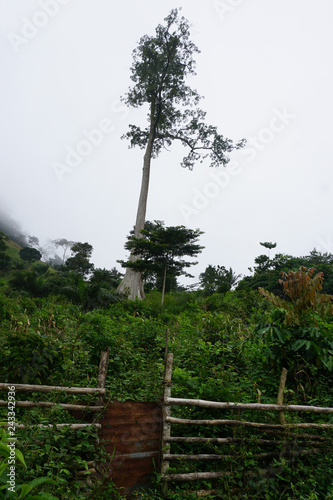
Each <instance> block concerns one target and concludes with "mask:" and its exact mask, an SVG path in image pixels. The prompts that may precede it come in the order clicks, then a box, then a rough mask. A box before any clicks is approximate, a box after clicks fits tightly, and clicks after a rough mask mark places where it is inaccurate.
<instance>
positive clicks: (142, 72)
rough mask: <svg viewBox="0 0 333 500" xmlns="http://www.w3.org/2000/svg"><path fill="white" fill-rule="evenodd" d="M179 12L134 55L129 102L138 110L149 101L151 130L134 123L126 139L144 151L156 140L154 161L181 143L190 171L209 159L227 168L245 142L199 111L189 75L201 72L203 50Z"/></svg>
mask: <svg viewBox="0 0 333 500" xmlns="http://www.w3.org/2000/svg"><path fill="white" fill-rule="evenodd" d="M178 14H179V12H178V10H177V9H173V10H172V11H171V12H170V14H169V15H168V16H167V17H166V18H165V25H161V24H160V25H158V26H157V28H156V34H155V36H148V35H144V36H143V37H142V38H141V39H140V41H139V44H138V47H137V48H136V49H135V50H134V52H133V64H132V67H131V71H132V76H131V78H132V80H133V82H134V86H133V87H132V88H130V89H129V92H128V94H127V95H126V98H125V99H124V100H125V102H126V103H127V104H128V105H129V106H134V107H139V106H142V105H144V104H145V103H148V104H149V107H150V113H149V124H148V126H147V128H145V129H141V128H140V127H138V126H136V125H130V130H129V132H127V134H125V136H124V137H126V138H127V139H129V140H130V145H131V147H134V146H139V147H140V148H145V147H146V145H147V144H148V141H149V138H150V140H152V144H151V146H152V150H151V153H150V154H152V155H153V156H154V157H156V156H157V155H158V153H159V152H160V151H161V149H163V148H165V147H166V148H168V147H169V146H170V145H171V144H172V142H173V141H177V140H178V141H180V142H181V144H182V145H183V146H185V147H187V148H188V149H189V153H188V155H187V156H185V157H184V159H183V162H182V166H184V167H187V168H189V169H192V168H193V165H194V163H195V162H196V161H198V160H199V161H202V160H203V159H204V158H206V157H207V156H209V158H210V162H211V165H214V166H215V165H217V166H218V165H221V164H222V165H225V164H226V163H227V162H228V161H229V159H228V157H227V155H226V153H229V152H231V151H232V150H233V149H237V148H239V147H242V146H243V142H240V143H239V144H236V145H234V144H233V142H232V141H231V140H230V139H226V138H225V137H223V136H222V135H220V134H219V133H218V132H217V129H216V127H213V126H208V125H206V124H205V122H204V119H205V113H204V112H203V111H202V110H200V109H199V108H198V107H197V105H198V103H199V100H200V96H199V95H198V93H197V91H196V90H193V89H191V88H190V87H189V86H188V85H186V83H185V80H186V77H188V76H191V75H194V74H195V71H194V68H195V62H194V60H193V54H195V53H197V52H199V50H198V49H197V47H196V46H195V45H194V43H193V42H192V41H191V40H190V25H189V22H188V21H187V20H186V19H185V18H184V17H179V15H178ZM191 108H193V109H191Z"/></svg>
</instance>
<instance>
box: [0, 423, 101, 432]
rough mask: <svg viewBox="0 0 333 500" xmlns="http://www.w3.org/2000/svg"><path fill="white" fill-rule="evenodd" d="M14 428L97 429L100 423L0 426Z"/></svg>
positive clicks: (99, 427)
mask: <svg viewBox="0 0 333 500" xmlns="http://www.w3.org/2000/svg"><path fill="white" fill-rule="evenodd" d="M14 426H15V429H33V428H35V427H38V428H39V429H53V428H54V427H56V428H57V429H60V428H61V427H68V428H69V429H74V430H79V429H85V428H86V427H92V426H94V427H96V428H97V429H101V427H102V425H101V424H93V423H92V424H46V425H45V424H36V425H23V424H16V423H14V424H1V425H0V427H14Z"/></svg>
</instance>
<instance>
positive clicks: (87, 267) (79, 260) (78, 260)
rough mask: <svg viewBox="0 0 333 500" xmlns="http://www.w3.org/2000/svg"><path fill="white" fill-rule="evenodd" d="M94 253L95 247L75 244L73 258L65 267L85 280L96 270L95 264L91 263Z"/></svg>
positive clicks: (79, 243) (72, 250) (72, 249)
mask: <svg viewBox="0 0 333 500" xmlns="http://www.w3.org/2000/svg"><path fill="white" fill-rule="evenodd" d="M92 251H93V247H92V245H90V244H89V243H81V242H77V243H75V244H74V245H73V246H72V247H71V252H72V254H73V256H72V257H69V259H67V260H66V264H65V266H66V267H67V268H68V269H70V270H71V271H74V272H76V273H78V274H80V275H81V276H82V278H84V277H85V276H86V275H88V274H89V273H90V272H91V271H92V270H93V269H94V264H92V263H91V262H89V259H90V257H91V254H92Z"/></svg>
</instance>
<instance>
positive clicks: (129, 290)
mask: <svg viewBox="0 0 333 500" xmlns="http://www.w3.org/2000/svg"><path fill="white" fill-rule="evenodd" d="M154 114H155V103H154V102H152V103H151V106H150V133H149V139H148V143H147V147H146V151H145V155H144V157H143V168H142V180H141V191H140V197H139V204H138V210H137V213H136V221H135V229H134V236H135V237H136V238H140V237H142V234H141V230H142V229H144V225H145V222H146V211H147V198H148V189H149V177H150V164H151V157H152V152H153V145H154V140H155V123H154ZM138 258H139V256H138V255H133V254H132V253H131V255H130V258H129V261H130V262H135V261H136V260H137V259H138ZM117 291H118V293H120V294H124V295H126V296H127V298H129V299H131V300H135V299H139V300H143V299H144V298H145V294H144V290H143V280H142V273H139V272H137V271H134V269H131V268H129V267H127V268H126V273H125V276H124V278H123V280H122V282H121V283H120V285H119V286H118V290H117Z"/></svg>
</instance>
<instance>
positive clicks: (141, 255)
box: [119, 221, 204, 303]
mask: <svg viewBox="0 0 333 500" xmlns="http://www.w3.org/2000/svg"><path fill="white" fill-rule="evenodd" d="M146 227H147V229H143V230H142V231H141V234H142V236H143V237H140V238H137V237H135V236H130V237H129V238H128V241H127V243H126V244H125V248H126V249H127V250H130V251H131V252H132V254H134V255H135V256H137V259H136V260H135V261H130V260H129V261H128V262H124V261H119V262H120V263H121V264H122V266H123V267H129V268H132V269H134V270H137V271H139V272H141V273H144V272H147V271H148V272H150V273H153V274H155V275H156V276H157V277H158V278H160V279H162V280H163V285H162V303H163V298H164V293H165V285H166V279H167V277H169V278H170V277H171V278H172V277H176V276H181V275H185V276H187V277H192V275H190V274H189V273H187V272H186V271H185V269H186V268H189V267H190V266H193V265H194V264H197V262H188V261H185V260H183V257H185V256H188V257H196V256H197V255H198V254H199V253H200V252H201V251H202V249H203V248H204V247H202V246H200V245H198V244H197V241H198V239H199V237H200V235H201V234H203V232H202V231H200V230H199V229H188V228H186V227H185V226H170V227H164V223H163V222H161V221H155V222H154V223H150V222H149V223H148V224H147V226H146Z"/></svg>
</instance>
